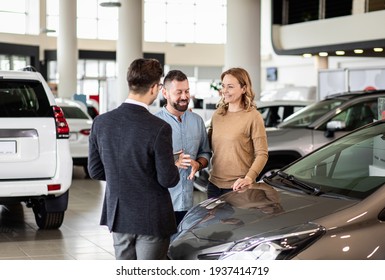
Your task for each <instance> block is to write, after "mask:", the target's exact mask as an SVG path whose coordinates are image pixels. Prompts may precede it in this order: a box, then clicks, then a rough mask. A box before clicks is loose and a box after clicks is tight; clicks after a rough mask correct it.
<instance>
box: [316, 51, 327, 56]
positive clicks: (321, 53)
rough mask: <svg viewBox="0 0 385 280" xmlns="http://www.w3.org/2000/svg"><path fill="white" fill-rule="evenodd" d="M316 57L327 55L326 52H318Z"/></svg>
mask: <svg viewBox="0 0 385 280" xmlns="http://www.w3.org/2000/svg"><path fill="white" fill-rule="evenodd" d="M318 55H319V56H328V53H327V52H320V53H319V54H318Z"/></svg>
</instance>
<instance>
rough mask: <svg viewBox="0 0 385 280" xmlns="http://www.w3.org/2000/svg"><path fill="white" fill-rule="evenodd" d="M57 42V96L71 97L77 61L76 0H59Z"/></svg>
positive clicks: (75, 83) (75, 79) (74, 87)
mask: <svg viewBox="0 0 385 280" xmlns="http://www.w3.org/2000/svg"><path fill="white" fill-rule="evenodd" d="M57 42H58V43H57V63H58V72H59V85H58V96H59V97H62V98H72V96H73V95H74V94H75V93H76V87H77V75H76V74H77V63H78V46H77V34H76V0H66V1H59V35H58V39H57Z"/></svg>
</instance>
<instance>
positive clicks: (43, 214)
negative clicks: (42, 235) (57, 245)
mask: <svg viewBox="0 0 385 280" xmlns="http://www.w3.org/2000/svg"><path fill="white" fill-rule="evenodd" d="M32 209H33V213H34V214H35V220H36V224H37V226H38V227H39V228H40V229H58V228H59V227H60V226H61V225H62V223H63V220H64V211H61V212H48V211H47V209H46V207H45V201H44V200H41V201H39V202H37V203H36V204H35V205H34V206H33V207H32Z"/></svg>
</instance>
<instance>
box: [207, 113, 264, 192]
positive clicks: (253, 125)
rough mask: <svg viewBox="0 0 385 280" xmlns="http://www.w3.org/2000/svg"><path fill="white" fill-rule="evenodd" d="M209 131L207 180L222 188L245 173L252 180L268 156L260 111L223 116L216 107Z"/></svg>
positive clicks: (228, 186) (231, 183) (229, 186)
mask: <svg viewBox="0 0 385 280" xmlns="http://www.w3.org/2000/svg"><path fill="white" fill-rule="evenodd" d="M209 135H210V140H211V147H212V151H213V156H212V159H211V160H212V162H211V163H212V167H211V170H210V177H209V181H210V182H211V183H213V184H214V185H216V186H217V187H219V188H225V189H227V188H231V186H232V185H233V183H234V182H235V181H236V180H237V179H238V178H244V177H245V176H248V177H250V178H251V179H252V180H253V181H255V179H256V178H257V176H258V174H259V173H260V172H261V171H262V169H263V167H264V166H265V164H266V162H267V158H268V152H267V147H268V146H267V136H266V131H265V126H264V122H263V119H262V116H261V114H260V113H259V112H258V111H257V110H256V109H252V110H251V111H240V112H227V113H226V115H224V116H222V115H219V114H218V112H217V111H215V113H214V114H213V117H212V123H211V128H210V130H209Z"/></svg>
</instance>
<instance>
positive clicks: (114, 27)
mask: <svg viewBox="0 0 385 280" xmlns="http://www.w3.org/2000/svg"><path fill="white" fill-rule="evenodd" d="M76 2H77V37H78V38H82V39H102V40H116V39H117V38H118V9H115V8H105V7H101V6H100V5H99V3H100V2H104V1H102V0H80V1H76ZM47 29H48V30H51V31H55V32H49V33H48V35H50V36H57V32H58V29H59V0H47Z"/></svg>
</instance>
